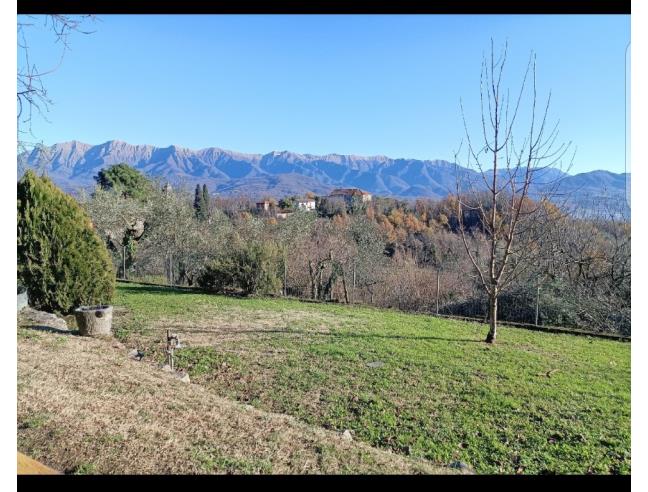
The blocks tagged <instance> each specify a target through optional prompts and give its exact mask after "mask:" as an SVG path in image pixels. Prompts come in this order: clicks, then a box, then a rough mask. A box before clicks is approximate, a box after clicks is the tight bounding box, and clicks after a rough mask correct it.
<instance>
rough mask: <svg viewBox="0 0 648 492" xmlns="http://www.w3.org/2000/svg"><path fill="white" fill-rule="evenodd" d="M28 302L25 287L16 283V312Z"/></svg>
mask: <svg viewBox="0 0 648 492" xmlns="http://www.w3.org/2000/svg"><path fill="white" fill-rule="evenodd" d="M28 304H29V297H28V293H27V287H25V286H24V285H20V284H18V312H20V311H21V310H22V309H24V308H26V307H27V305H28Z"/></svg>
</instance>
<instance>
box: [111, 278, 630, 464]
mask: <svg viewBox="0 0 648 492" xmlns="http://www.w3.org/2000/svg"><path fill="white" fill-rule="evenodd" d="M115 304H116V305H117V306H120V307H122V308H123V312H122V313H121V314H118V316H117V318H116V321H115V324H116V326H117V328H118V330H119V335H120V337H121V338H122V339H124V340H128V341H129V342H131V343H136V344H138V345H139V346H140V347H142V348H143V349H144V350H145V351H146V352H147V355H148V356H149V357H153V358H155V357H158V358H159V357H161V352H160V349H161V347H162V346H163V338H164V336H163V333H164V330H166V329H167V328H170V329H172V331H175V332H178V333H179V334H180V338H181V340H182V341H183V343H185V344H186V348H184V349H181V350H179V351H178V355H177V363H178V365H179V366H180V367H183V368H186V369H187V370H188V371H189V372H190V374H191V376H192V381H194V382H198V383H200V384H202V385H204V386H206V387H207V388H209V389H210V390H211V391H213V392H214V393H216V394H218V395H221V396H225V397H228V398H231V399H236V400H239V401H242V402H245V403H249V404H251V405H253V406H255V407H257V408H259V409H263V410H268V411H272V412H276V413H284V414H289V415H292V416H295V417H297V418H298V419H299V420H301V421H303V422H306V423H308V424H313V425H317V426H322V427H324V428H327V429H334V430H337V431H342V430H345V429H350V430H351V431H352V432H353V435H354V437H355V438H356V439H358V440H361V441H364V442H366V443H368V444H370V445H372V446H375V447H378V448H387V449H389V450H392V451H394V452H396V453H400V454H402V455H408V456H412V457H416V458H424V459H427V460H430V461H432V462H436V463H448V462H451V461H455V460H461V461H465V462H467V463H468V464H470V465H471V466H472V467H474V468H475V470H476V471H477V472H479V473H533V474H535V473H630V344H628V343H622V342H616V341H610V340H601V339H593V338H588V337H579V336H573V335H562V334H549V333H541V332H532V331H526V330H522V329H517V328H503V329H502V330H501V333H500V336H499V339H498V343H497V344H496V345H494V346H489V345H487V344H484V343H483V342H482V340H483V338H484V336H485V333H486V329H485V328H484V327H483V326H480V325H476V324H471V323H463V322H457V321H448V320H441V319H436V318H431V317H428V316H421V315H411V314H404V313H399V312H394V311H386V310H378V309H370V308H349V307H346V306H341V305H332V304H327V305H321V304H309V303H300V302H297V301H288V300H281V299H234V298H227V297H222V296H212V295H207V294H198V293H190V292H183V291H174V290H171V289H163V288H154V287H145V286H137V285H120V286H119V289H118V296H117V299H116V301H115Z"/></svg>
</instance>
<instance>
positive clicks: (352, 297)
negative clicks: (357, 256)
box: [351, 261, 356, 303]
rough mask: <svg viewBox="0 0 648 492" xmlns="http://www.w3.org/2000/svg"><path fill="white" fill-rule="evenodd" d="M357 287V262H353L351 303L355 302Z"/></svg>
mask: <svg viewBox="0 0 648 492" xmlns="http://www.w3.org/2000/svg"><path fill="white" fill-rule="evenodd" d="M355 288H356V264H355V261H354V262H353V289H351V303H354V302H355Z"/></svg>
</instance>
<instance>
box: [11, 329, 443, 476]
mask: <svg viewBox="0 0 648 492" xmlns="http://www.w3.org/2000/svg"><path fill="white" fill-rule="evenodd" d="M33 334H37V336H28V335H33ZM58 340H64V341H65V342H64V343H60V342H58ZM17 410H18V411H17V420H18V422H17V424H18V426H17V427H18V429H17V444H18V450H19V451H21V452H23V453H24V454H26V455H27V456H30V457H32V458H34V459H37V460H39V461H41V462H42V463H44V464H46V465H48V466H50V467H52V468H54V469H55V470H58V471H61V472H64V473H67V474H75V475H90V474H177V473H180V474H196V473H200V474H223V473H227V474H235V473H236V474H239V473H245V474H265V473H276V474H297V473H299V474H304V473H326V474H337V473H365V474H368V473H372V474H379V473H397V474H411V473H426V474H427V473H455V472H456V470H453V469H450V468H448V467H439V466H434V465H433V464H431V463H429V462H427V461H425V460H421V459H419V460H417V459H415V458H412V457H404V456H399V455H397V454H394V453H387V452H385V451H384V450H378V449H376V448H372V447H370V446H369V445H367V444H364V443H362V442H358V441H348V440H345V439H343V438H342V437H341V436H340V435H338V434H336V433H334V432H331V431H326V430H324V429H321V428H319V427H315V426H309V425H307V424H305V423H303V422H299V421H297V420H296V419H294V418H292V417H289V416H286V415H277V414H272V413H268V412H264V411H261V410H257V409H254V408H253V407H251V406H250V405H242V404H240V403H237V402H233V401H231V400H228V399H224V398H221V397H219V396H217V395H215V394H214V392H213V391H210V390H209V388H206V387H204V386H202V385H196V384H185V383H182V382H180V381H178V380H177V379H176V378H174V377H173V375H171V374H169V373H167V372H164V371H161V370H159V368H157V367H156V366H155V365H154V364H147V363H145V362H137V361H134V360H130V359H129V358H128V357H127V347H124V346H121V345H120V344H118V343H115V342H114V341H112V340H101V339H92V338H87V337H80V336H77V335H75V334H73V333H71V332H63V331H60V330H59V331H54V332H52V331H43V330H38V329H34V328H21V329H19V331H18V408H17Z"/></svg>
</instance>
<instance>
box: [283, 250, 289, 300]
mask: <svg viewBox="0 0 648 492" xmlns="http://www.w3.org/2000/svg"><path fill="white" fill-rule="evenodd" d="M287 276H288V265H286V257H285V256H284V262H283V295H284V297H286V296H287V295H288V288H287V287H286V285H287V280H286V277H287Z"/></svg>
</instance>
